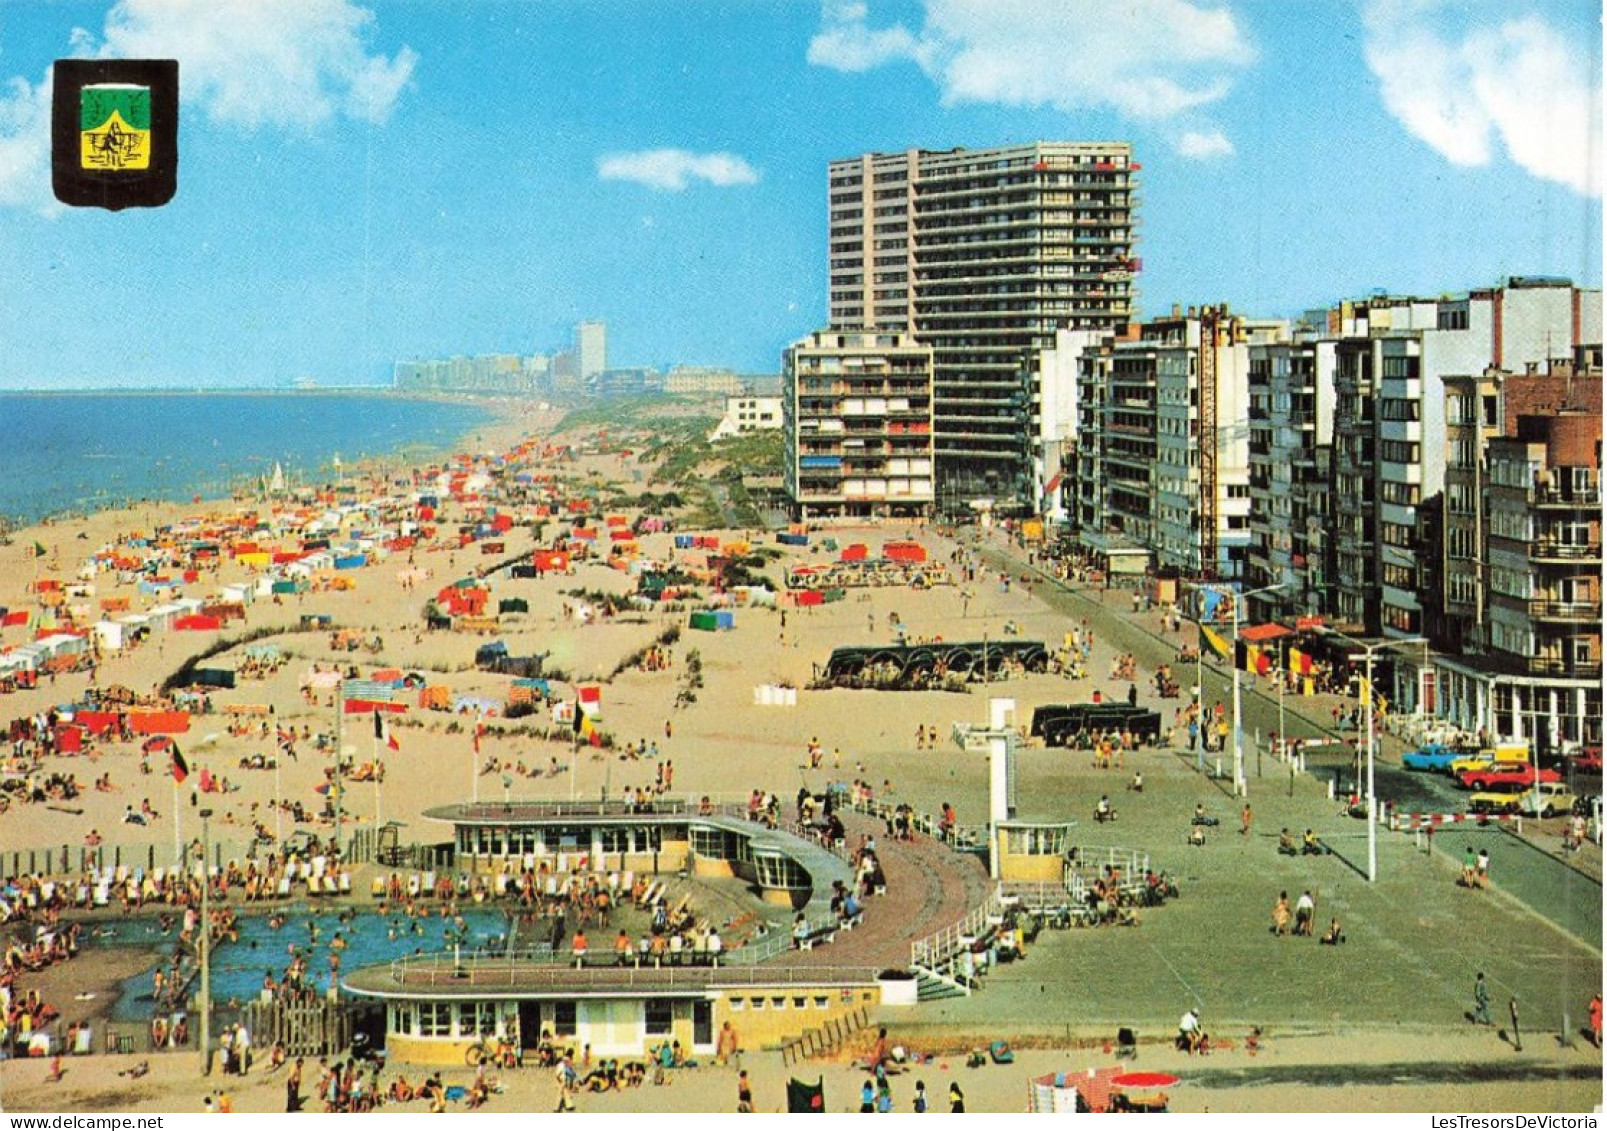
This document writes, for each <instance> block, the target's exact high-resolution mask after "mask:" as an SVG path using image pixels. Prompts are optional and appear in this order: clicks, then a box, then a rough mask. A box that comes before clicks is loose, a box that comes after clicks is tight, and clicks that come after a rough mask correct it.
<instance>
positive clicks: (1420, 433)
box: [1329, 276, 1601, 637]
mask: <svg viewBox="0 0 1607 1131" xmlns="http://www.w3.org/2000/svg"><path fill="white" fill-rule="evenodd" d="M1329 336H1331V337H1333V338H1334V339H1335V340H1336V355H1337V356H1336V376H1335V385H1336V388H1335V395H1336V401H1335V413H1334V437H1333V447H1334V469H1333V474H1334V480H1333V484H1334V485H1333V504H1334V505H1333V520H1334V527H1333V528H1334V539H1333V544H1332V558H1331V562H1332V566H1331V572H1332V575H1333V579H1334V580H1333V589H1332V592H1331V600H1330V605H1329V607H1330V610H1331V611H1332V612H1333V614H1334V615H1336V616H1337V617H1338V618H1339V619H1340V620H1342V621H1344V622H1345V623H1347V624H1349V625H1352V626H1354V627H1356V628H1357V629H1358V630H1359V631H1363V632H1366V633H1368V634H1372V635H1377V634H1385V635H1395V636H1401V637H1407V636H1416V635H1418V634H1420V633H1421V632H1422V631H1423V629H1424V627H1425V620H1424V615H1423V605H1422V601H1421V599H1420V597H1419V589H1420V588H1421V586H1420V585H1419V582H1418V577H1417V565H1418V563H1417V554H1416V549H1415V544H1414V543H1415V535H1414V529H1415V524H1416V508H1417V506H1418V505H1419V503H1420V502H1421V501H1422V500H1423V499H1425V498H1428V497H1429V496H1432V495H1435V494H1438V493H1440V492H1441V491H1442V490H1443V489H1444V485H1445V459H1444V453H1445V438H1446V421H1445V395H1444V379H1445V377H1446V376H1448V375H1449V376H1454V375H1459V374H1469V373H1481V372H1483V371H1484V369H1485V368H1486V367H1488V366H1492V365H1494V366H1507V367H1511V368H1516V367H1521V366H1523V365H1526V364H1537V365H1543V364H1545V363H1546V362H1547V361H1548V360H1549V359H1551V358H1553V357H1567V356H1570V355H1571V354H1572V353H1573V352H1574V350H1575V349H1577V348H1579V347H1581V346H1583V345H1586V344H1589V343H1599V339H1600V337H1601V292H1600V291H1599V290H1583V289H1581V288H1578V287H1575V286H1574V285H1573V284H1572V283H1570V282H1569V281H1568V280H1565V279H1553V278H1533V277H1521V276H1520V277H1513V278H1511V279H1508V280H1507V281H1506V282H1505V283H1504V284H1503V285H1502V286H1500V287H1497V288H1490V289H1486V290H1478V291H1472V292H1469V293H1467V294H1465V295H1457V296H1450V297H1444V298H1438V299H1420V298H1401V297H1391V296H1378V297H1373V298H1369V299H1367V300H1364V301H1361V302H1345V303H1341V304H1339V305H1338V306H1337V307H1335V308H1334V309H1333V310H1332V311H1331V312H1330V315H1329Z"/></svg>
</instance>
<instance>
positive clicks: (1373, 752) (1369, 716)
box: [1329, 629, 1429, 884]
mask: <svg viewBox="0 0 1607 1131" xmlns="http://www.w3.org/2000/svg"><path fill="white" fill-rule="evenodd" d="M1329 632H1330V634H1331V635H1334V636H1339V637H1343V638H1344V639H1346V640H1349V641H1350V642H1351V643H1352V644H1355V645H1357V646H1358V647H1359V648H1361V650H1362V651H1363V652H1365V653H1366V654H1367V672H1366V676H1365V677H1364V678H1365V679H1366V683H1367V686H1366V687H1364V688H1363V689H1362V693H1363V694H1364V695H1366V697H1367V710H1366V712H1365V716H1366V718H1365V723H1364V725H1365V726H1366V727H1367V882H1368V883H1370V884H1371V883H1377V882H1378V794H1377V793H1376V792H1375V791H1374V788H1373V787H1374V772H1373V764H1374V762H1376V761H1377V757H1378V737H1377V735H1376V734H1375V733H1374V728H1373V653H1374V652H1376V651H1378V650H1379V649H1380V648H1400V647H1403V646H1405V645H1408V644H1421V645H1423V650H1424V654H1425V655H1427V652H1428V643H1429V642H1428V640H1427V638H1425V637H1422V636H1408V637H1403V638H1401V639H1399V640H1377V641H1374V642H1373V643H1371V644H1363V643H1362V642H1361V641H1359V640H1356V639H1354V638H1353V637H1350V636H1346V635H1345V634H1344V633H1343V632H1334V631H1333V630H1332V629H1330V630H1329Z"/></svg>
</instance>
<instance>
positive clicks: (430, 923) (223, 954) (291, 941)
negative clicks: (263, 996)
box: [86, 908, 551, 1021]
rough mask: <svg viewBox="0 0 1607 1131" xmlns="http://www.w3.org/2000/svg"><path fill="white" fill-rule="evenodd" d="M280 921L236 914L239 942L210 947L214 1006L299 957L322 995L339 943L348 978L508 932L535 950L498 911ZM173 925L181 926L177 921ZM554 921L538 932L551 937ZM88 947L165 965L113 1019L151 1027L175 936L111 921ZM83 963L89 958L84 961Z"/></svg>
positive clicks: (306, 914) (253, 988)
mask: <svg viewBox="0 0 1607 1131" xmlns="http://www.w3.org/2000/svg"><path fill="white" fill-rule="evenodd" d="M277 914H279V915H282V916H283V917H284V920H285V921H284V924H283V925H282V926H279V927H274V926H272V925H271V920H272V918H273V916H272V915H270V914H269V913H266V912H264V913H262V914H256V913H245V912H243V913H241V915H240V917H239V919H238V920H237V927H238V934H239V938H238V939H237V940H224V941H222V942H218V943H215V944H214V945H213V947H212V955H211V966H212V999H213V1001H214V1002H216V1003H218V1004H219V1005H223V1004H226V1003H227V1002H229V1001H231V1000H233V1001H237V1002H246V1001H250V1000H253V999H255V998H256V997H257V996H258V995H259V994H260V993H261V992H262V982H263V977H264V975H266V974H270V973H271V974H272V975H273V977H274V980H275V981H279V980H281V979H282V978H283V977H284V973H285V967H286V966H288V965H289V964H290V961H291V958H292V957H293V954H292V948H294V952H295V953H296V954H300V955H301V956H302V957H303V958H305V959H306V966H307V978H306V981H308V982H310V983H311V985H312V986H313V988H314V989H316V990H319V991H323V990H327V989H328V988H329V986H330V984H331V982H332V981H333V980H334V976H333V975H332V973H331V967H330V964H329V956H330V955H331V954H332V953H334V952H335V950H336V938H337V936H338V937H339V939H340V940H341V942H343V943H344V944H345V945H344V948H343V949H342V951H341V958H340V966H341V969H342V970H351V969H354V968H355V967H358V966H367V965H370V964H372V963H377V962H389V961H391V960H392V959H395V958H400V957H402V956H403V955H408V954H415V953H425V954H427V953H431V952H433V951H441V950H450V949H452V947H453V946H454V945H457V946H461V947H462V948H463V951H464V952H465V953H468V952H470V951H473V950H476V949H482V948H483V949H493V950H500V949H502V948H503V947H504V946H506V944H507V936H508V934H509V932H510V930H511V931H512V933H513V940H514V945H515V946H528V945H533V944H534V942H535V938H534V934H535V932H534V931H532V930H531V929H530V928H529V927H523V928H521V927H520V926H519V925H518V922H517V918H516V917H511V916H510V915H509V914H508V913H507V912H505V911H501V910H486V909H481V908H477V909H465V910H464V911H463V912H462V913H461V915H460V918H461V920H462V923H463V927H462V929H461V930H460V929H459V928H458V926H457V920H454V919H452V918H442V917H441V916H440V914H439V911H438V909H437V911H436V912H435V913H433V914H430V915H425V916H420V917H417V918H410V917H409V916H407V915H405V914H402V913H400V912H393V913H391V914H389V915H380V914H378V913H376V912H373V911H366V912H365V911H357V910H355V909H353V910H348V911H346V912H344V913H342V912H340V911H334V910H331V911H319V910H314V909H310V908H281V909H278V911H277ZM175 918H178V917H177V916H175ZM550 924H551V920H543V921H541V922H540V924H539V925H540V927H542V928H543V929H550ZM90 941H91V943H92V944H93V946H142V947H157V948H159V949H160V950H161V953H162V957H161V959H160V960H159V962H158V963H156V964H153V965H152V966H151V967H150V969H147V970H145V971H143V972H142V973H140V974H136V975H135V976H134V977H132V978H129V979H127V980H126V981H125V982H124V983H123V986H122V993H121V995H120V997H119V999H118V1002H117V1005H116V1007H115V1008H114V1009H113V1010H112V1018H113V1020H116V1021H148V1020H149V1019H150V1017H151V1006H152V979H151V974H152V972H153V971H154V970H155V969H156V968H157V966H158V965H160V966H162V967H164V968H165V967H166V965H167V961H168V958H169V956H170V955H171V954H172V949H173V947H174V946H175V945H176V944H177V942H178V928H177V927H176V926H175V927H173V928H171V929H170V930H169V931H168V932H167V933H166V934H165V935H164V934H163V932H162V930H161V927H160V924H159V922H158V920H157V919H155V918H148V917H139V918H130V919H116V920H112V921H110V922H107V923H99V924H96V926H95V928H94V930H93V932H92V933H91V938H90ZM86 957H87V955H86Z"/></svg>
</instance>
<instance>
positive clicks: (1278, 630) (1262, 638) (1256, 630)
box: [1239, 624, 1294, 644]
mask: <svg viewBox="0 0 1607 1131" xmlns="http://www.w3.org/2000/svg"><path fill="white" fill-rule="evenodd" d="M1293 635H1294V630H1293V629H1288V628H1285V627H1283V625H1281V624H1252V625H1251V626H1250V627H1249V628H1242V629H1240V630H1239V636H1240V637H1242V638H1243V639H1245V640H1248V641H1249V642H1250V643H1251V644H1263V643H1265V642H1266V641H1268V640H1276V639H1278V637H1280V636H1293Z"/></svg>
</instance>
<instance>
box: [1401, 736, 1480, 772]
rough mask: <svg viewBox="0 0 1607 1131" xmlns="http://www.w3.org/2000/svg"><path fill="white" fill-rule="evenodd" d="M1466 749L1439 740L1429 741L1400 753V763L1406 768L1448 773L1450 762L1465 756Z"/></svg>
mask: <svg viewBox="0 0 1607 1131" xmlns="http://www.w3.org/2000/svg"><path fill="white" fill-rule="evenodd" d="M1466 753H1467V752H1466V751H1464V750H1462V749H1461V748H1460V747H1456V746H1446V745H1445V744H1444V743H1440V742H1430V743H1428V744H1426V745H1424V746H1420V747H1418V748H1417V749H1416V750H1408V751H1407V752H1406V753H1405V754H1402V755H1401V765H1402V766H1405V767H1406V768H1407V769H1408V770H1432V771H1434V772H1435V773H1440V774H1444V773H1449V772H1450V769H1451V763H1452V762H1454V761H1456V760H1457V759H1458V758H1462V757H1465V756H1466Z"/></svg>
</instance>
